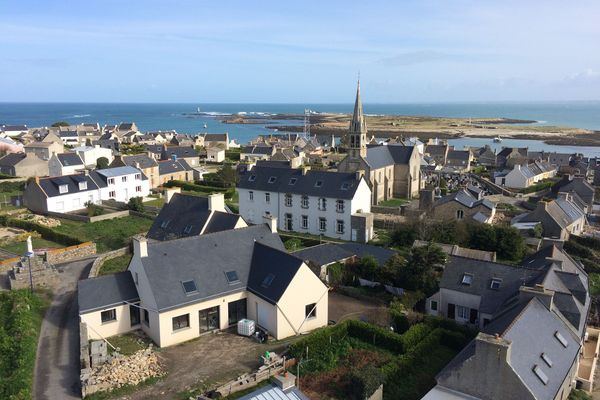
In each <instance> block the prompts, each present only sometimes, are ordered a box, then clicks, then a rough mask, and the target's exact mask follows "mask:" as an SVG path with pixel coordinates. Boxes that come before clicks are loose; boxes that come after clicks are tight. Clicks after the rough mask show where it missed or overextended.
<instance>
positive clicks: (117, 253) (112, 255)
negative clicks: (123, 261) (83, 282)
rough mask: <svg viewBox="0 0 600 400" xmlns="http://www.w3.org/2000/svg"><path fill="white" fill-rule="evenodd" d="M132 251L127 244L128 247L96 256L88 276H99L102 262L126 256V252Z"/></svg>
mask: <svg viewBox="0 0 600 400" xmlns="http://www.w3.org/2000/svg"><path fill="white" fill-rule="evenodd" d="M130 253H131V249H130V248H129V246H127V247H122V248H120V249H117V250H113V251H109V252H108V253H104V254H102V255H101V256H99V257H98V258H96V260H95V261H94V263H93V264H92V268H91V269H90V273H89V275H88V278H94V277H96V276H98V271H99V270H100V268H101V267H102V264H104V263H105V262H106V261H107V260H110V259H111V258H116V257H120V256H124V255H125V254H130Z"/></svg>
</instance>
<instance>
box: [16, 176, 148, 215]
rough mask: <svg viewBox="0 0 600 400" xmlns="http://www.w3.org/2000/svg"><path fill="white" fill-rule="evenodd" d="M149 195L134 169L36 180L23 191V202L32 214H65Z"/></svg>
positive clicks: (145, 178) (143, 182) (146, 179)
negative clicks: (103, 201) (90, 205)
mask: <svg viewBox="0 0 600 400" xmlns="http://www.w3.org/2000/svg"><path fill="white" fill-rule="evenodd" d="M148 194H150V184H149V181H148V178H147V177H146V176H145V175H144V174H143V173H142V171H140V170H139V169H137V168H134V167H117V168H108V169H102V170H95V171H91V172H89V173H84V174H76V175H65V176H56V177H50V178H41V179H39V178H36V180H35V181H34V182H31V183H29V184H28V185H27V187H26V188H25V191H24V193H23V202H24V204H25V206H26V207H27V208H29V209H30V210H32V211H35V212H40V213H45V212H59V213H66V212H71V211H77V210H81V209H83V208H85V203H87V202H92V203H94V204H100V203H101V202H102V200H111V199H112V200H116V201H121V202H127V201H129V199H130V198H132V197H145V196H148Z"/></svg>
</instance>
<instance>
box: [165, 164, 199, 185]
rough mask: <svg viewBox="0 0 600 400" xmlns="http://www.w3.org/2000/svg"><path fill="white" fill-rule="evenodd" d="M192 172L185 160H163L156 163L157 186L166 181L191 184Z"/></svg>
mask: <svg viewBox="0 0 600 400" xmlns="http://www.w3.org/2000/svg"><path fill="white" fill-rule="evenodd" d="M193 180H194V171H193V169H192V167H190V166H189V165H188V163H186V162H185V160H165V161H159V162H158V186H162V185H164V184H165V183H167V182H168V181H184V182H192V181H193Z"/></svg>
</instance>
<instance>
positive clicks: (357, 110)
mask: <svg viewBox="0 0 600 400" xmlns="http://www.w3.org/2000/svg"><path fill="white" fill-rule="evenodd" d="M350 132H361V133H367V124H366V122H365V117H364V115H363V108H362V101H361V100H360V81H358V86H357V88H356V100H355V101H354V112H353V113H352V121H350Z"/></svg>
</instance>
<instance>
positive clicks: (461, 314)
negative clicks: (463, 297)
mask: <svg viewBox="0 0 600 400" xmlns="http://www.w3.org/2000/svg"><path fill="white" fill-rule="evenodd" d="M469 312H470V310H469V307H463V306H456V319H462V320H464V321H468V320H469Z"/></svg>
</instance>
